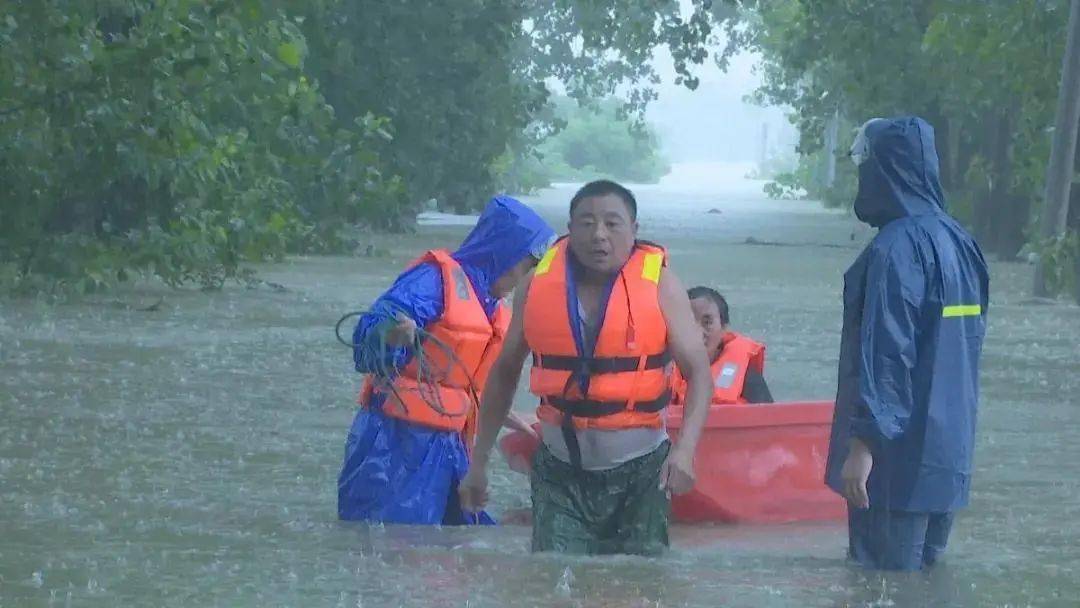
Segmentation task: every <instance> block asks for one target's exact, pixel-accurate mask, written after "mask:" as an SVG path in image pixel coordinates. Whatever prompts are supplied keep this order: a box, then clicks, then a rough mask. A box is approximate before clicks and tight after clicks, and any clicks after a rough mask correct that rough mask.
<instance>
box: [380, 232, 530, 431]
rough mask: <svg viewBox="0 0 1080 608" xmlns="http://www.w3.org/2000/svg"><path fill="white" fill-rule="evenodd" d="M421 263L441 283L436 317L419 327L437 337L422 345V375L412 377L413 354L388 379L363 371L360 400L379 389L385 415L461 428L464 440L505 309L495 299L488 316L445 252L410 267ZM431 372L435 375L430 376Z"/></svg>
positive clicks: (497, 346) (415, 372)
mask: <svg viewBox="0 0 1080 608" xmlns="http://www.w3.org/2000/svg"><path fill="white" fill-rule="evenodd" d="M423 262H431V263H434V264H436V265H437V266H438V267H439V269H440V271H441V272H442V283H443V313H442V316H441V317H439V318H438V319H437V320H436V321H435V322H433V323H431V324H429V325H428V326H427V327H426V328H425V329H426V330H427V332H428V333H429V334H430V335H431V336H432V337H434V338H435V339H437V340H438V342H436V341H435V340H431V339H428V340H426V341H425V342H424V343H423V346H422V348H423V353H424V355H425V362H424V365H425V368H426V370H425V374H426V376H425V377H423V378H420V379H418V376H419V375H420V374H419V365H418V363H417V357H413V360H412V361H411V362H410V363H409V364H408V365H407V366H405V368H404V369H403V370H402V371H401V374H400V375H398V376H397V377H396V378H394V379H392V380H387V379H385V378H376V377H375V376H374V374H368V376H367V378H366V379H365V382H364V388H363V389H362V390H361V392H360V403H361V405H366V404H368V403H370V401H371V398H372V397H373V396H374V394H375V393H382V394H385V395H386V400H385V401H384V403H383V406H382V410H383V413H385V414H386V415H388V416H392V417H394V418H400V419H403V420H408V421H409V422H412V423H414V424H418V425H422V426H425V427H429V428H433V429H437V430H441V431H458V432H464V433H465V434H466V438H467V439H469V438H471V436H472V434H473V432H474V431H475V427H476V410H477V408H478V407H479V399H478V395H479V393H480V391H481V390H482V389H483V387H484V381H485V380H486V379H487V374H488V372H489V371H490V370H491V365H492V364H493V363H494V362H495V358H496V357H498V355H499V351H500V350H501V349H502V343H503V338H504V336H505V335H506V330H507V328H508V327H509V326H510V312H509V311H508V310H507V309H506V307H505V306H504V305H503V304H502V303H501V302H500V303H499V304H498V306H496V308H495V313H494V314H493V316H492V319H491V320H489V319H488V316H487V314H486V313H485V312H484V307H483V305H481V303H480V300H479V298H477V297H476V293H475V292H474V291H473V288H472V283H471V282H469V278H468V277H467V276H466V275H465V271H464V270H462V269H461V265H459V264H458V263H457V262H456V261H455V260H454V259H453V258H451V257H450V254H449V253H447V252H446V251H443V250H435V251H429V252H427V253H426V254H424V255H423V256H421V257H420V258H418V259H417V260H415V261H414V262H413V263H412V264H411V265H410V267H411V266H415V265H417V264H420V263H423ZM439 342H441V343H442V344H441V345H440V344H439ZM450 353H452V355H451V354H450ZM433 372H434V373H438V374H440V376H439V377H432V376H431V374H432V373H433ZM432 403H435V404H436V405H438V406H440V407H441V408H442V410H443V411H444V412H445V413H443V412H440V411H438V410H437V409H436V408H435V407H433V406H432ZM466 445H470V443H466Z"/></svg>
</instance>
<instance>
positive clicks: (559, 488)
mask: <svg viewBox="0 0 1080 608" xmlns="http://www.w3.org/2000/svg"><path fill="white" fill-rule="evenodd" d="M636 218H637V202H636V201H635V199H634V197H633V194H631V193H630V191H629V190H627V189H626V188H624V187H622V186H620V185H619V184H616V183H614V182H608V181H598V182H592V183H590V184H587V185H585V186H584V187H583V188H581V190H579V191H578V192H577V194H575V195H574V198H573V200H571V202H570V222H569V235H568V236H567V237H566V238H563V239H561V240H559V241H557V242H556V244H555V246H554V247H552V248H551V249H549V250H548V252H547V253H546V254H545V255H544V257H543V258H542V259H541V260H540V263H539V264H538V265H537V267H536V269H535V271H534V273H533V275H532V276H531V277H530V278H527V279H526V280H525V281H524V282H523V283H522V288H521V289H518V290H517V291H516V292H515V296H514V317H513V320H512V321H511V323H510V329H509V331H508V332H507V336H506V341H505V343H504V345H503V350H502V353H501V354H500V355H499V358H498V359H497V360H496V362H495V365H494V367H493V368H492V370H491V374H490V375H489V377H488V383H487V386H486V387H485V389H484V393H483V397H482V399H481V406H480V428H479V433H478V436H477V441H476V448H475V451H474V453H473V465H472V468H471V469H470V470H469V473H468V475H467V476H466V478H465V479H464V480H462V483H461V485H460V487H459V492H460V494H461V504H462V506H463V507H464V508H466V509H478V508H480V507H482V506H483V505H484V504H485V502H486V500H487V471H486V469H487V463H488V457H489V454H490V451H491V447H492V445H493V444H494V442H495V438H496V434H497V433H498V430H499V427H500V426H501V425H502V422H503V420H504V419H505V418H506V415H507V412H509V410H510V405H511V400H512V399H513V396H514V391H515V389H516V387H517V383H518V380H519V378H520V376H521V370H522V366H523V364H524V363H525V358H526V356H528V355H529V354H530V353H531V354H532V359H533V366H532V370H531V372H530V375H529V380H530V381H529V384H530V390H531V392H532V393H533V394H535V395H537V396H538V397H539V398H540V406H539V408H538V409H537V417H538V418H539V419H540V423H541V430H542V435H543V441H542V443H541V445H540V448H539V449H538V450H537V453H536V456H535V458H534V460H533V467H532V476H531V484H532V520H533V535H532V548H533V550H534V551H560V552H567V553H589V554H597V553H636V554H656V553H659V552H662V551H663V550H664V549H665V548H666V547H667V545H668V532H667V530H668V515H669V513H670V492H675V493H683V492H686V491H688V490H690V489H691V488H692V487H693V484H694V449H695V446H696V445H697V441H698V438H699V437H700V435H701V429H702V426H703V424H704V421H705V416H706V415H707V413H708V398H709V393H710V392H711V381H710V379H709V362H708V359H707V358H706V356H705V348H704V345H703V344H702V341H701V332H700V330H699V329H698V328H697V327H696V326H695V325H694V322H693V317H692V312H691V310H690V302H689V300H688V299H687V296H686V292H685V291H684V289H683V287H682V286H681V284H680V282H679V279H678V278H677V277H676V276H675V274H674V273H673V272H672V271H671V270H670V269H668V268H666V263H665V260H666V254H665V252H664V250H663V248H661V247H659V246H657V245H654V244H651V243H647V242H645V241H638V240H637V238H636V235H637V219H636ZM672 359H674V361H675V363H676V364H677V365H678V366H679V368H680V369H681V370H682V371H683V373H684V375H685V376H686V378H687V381H688V384H689V389H688V394H687V408H686V415H685V424H684V426H683V429H682V433H681V437H680V439H679V442H678V444H677V445H675V446H674V447H672V446H671V443H670V441H669V440H668V436H667V433H666V430H665V427H664V412H663V410H664V408H665V407H667V406H668V405H669V403H670V401H671V393H670V383H671V378H670V372H669V370H670V365H669V364H670V361H671V360H672Z"/></svg>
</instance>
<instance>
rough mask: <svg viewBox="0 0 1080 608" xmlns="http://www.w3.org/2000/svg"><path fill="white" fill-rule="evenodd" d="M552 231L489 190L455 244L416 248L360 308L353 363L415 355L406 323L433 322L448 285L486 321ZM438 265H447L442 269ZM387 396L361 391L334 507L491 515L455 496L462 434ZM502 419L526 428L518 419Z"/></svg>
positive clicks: (455, 520)
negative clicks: (465, 506) (439, 250)
mask: <svg viewBox="0 0 1080 608" xmlns="http://www.w3.org/2000/svg"><path fill="white" fill-rule="evenodd" d="M554 240H555V233H554V231H553V230H552V229H551V228H550V227H548V225H547V224H546V223H545V222H544V221H543V220H542V219H541V218H540V217H539V216H538V215H537V214H536V213H535V212H534V211H532V210H531V209H529V208H528V207H526V206H525V205H523V204H522V203H520V202H518V201H517V200H515V199H513V198H510V197H506V196H499V197H496V198H494V199H492V200H491V201H490V202H489V203H488V205H487V206H486V207H485V209H484V211H483V212H482V214H481V215H480V218H479V220H478V221H477V224H476V227H475V228H474V229H473V230H472V231H471V232H470V233H469V235H468V236H467V237H466V238H465V240H464V242H462V244H461V246H460V247H459V248H458V249H457V250H456V251H454V252H452V253H450V254H449V256H448V258H447V257H445V254H443V256H444V257H442V258H441V261H435V260H434V259H433V258H431V257H430V256H429V257H427V258H422V259H421V260H422V261H421V263H419V264H416V265H414V266H412V267H411V268H409V269H407V270H406V271H405V272H404V273H402V274H401V275H400V276H399V277H398V278H397V280H395V281H394V284H393V285H392V286H391V287H390V288H389V289H388V290H387V291H386V292H385V293H383V294H382V295H381V296H380V297H379V298H378V299H377V300H376V301H375V303H374V304H372V306H371V307H370V308H369V310H368V311H367V313H366V314H364V315H363V316H362V317H361V318H360V320H359V321H358V323H357V325H356V329H355V331H354V333H353V344H354V349H353V359H354V362H355V366H356V370H357V371H358V372H361V373H365V374H369V375H371V374H385V373H387V370H394V369H397V370H401V369H403V368H405V366H407V365H408V364H409V363H410V361H411V360H412V359H413V358H414V355H415V353H414V352H413V348H412V347H411V344H412V343H413V338H414V336H415V334H416V328H418V327H419V328H423V329H433V328H434V327H435V326H436V325H437V324H438V323H439V322H440V320H443V318H444V316H449V313H447V312H446V307H447V306H448V305H449V304H447V303H448V302H452V301H453V299H454V298H455V295H454V294H459V295H463V296H464V295H466V294H468V295H471V296H472V298H471V302H470V303H469V305H470V306H472V310H474V311H476V312H475V314H474V316H477V315H482V316H481V317H480V318H481V320H482V322H484V325H485V326H486V325H487V323H486V321H490V322H491V323H492V324H493V325H494V324H495V318H496V317H497V316H498V315H497V314H496V310H497V308H500V306H502V305H501V304H500V300H501V298H503V297H505V296H507V295H509V293H510V292H511V291H512V290H513V288H514V286H515V285H516V284H517V282H518V281H519V280H520V279H521V278H523V277H524V276H525V275H526V274H527V273H528V272H529V271H530V270H531V269H532V267H533V266H534V265H535V263H536V261H537V260H539V259H540V258H541V257H542V256H543V254H544V252H545V251H546V250H547V248H548V246H549V245H550V244H551V243H553V242H554ZM447 268H449V269H451V270H453V271H454V272H456V274H447V273H446V269H447ZM445 277H456V278H458V281H457V284H456V285H455V286H454V289H450V290H448V291H447V292H445V293H447V294H450V295H444V285H445V284H446V281H445V280H444V278H445ZM465 278H467V283H468V285H467V286H466V284H465V283H466V281H465ZM468 287H471V290H469V289H468ZM476 302H478V303H479V305H480V307H482V310H483V312H482V313H480V312H479V310H480V308H479V307H477V306H476V304H475V303H476ZM453 305H455V306H456V305H457V304H453ZM444 313H446V314H445V315H444ZM455 314H457V313H455ZM499 314H501V313H499ZM485 317H486V318H485ZM458 325H460V323H459V324H458ZM474 333H475V332H474ZM421 348H423V347H421ZM481 350H483V349H481ZM489 350H490V349H489ZM459 354H460V353H459ZM462 357H465V356H464V355H462ZM383 380H384V381H389V380H392V379H389V378H387V379H383ZM482 388H483V387H482V386H480V387H477V390H479V389H482ZM388 398H393V397H392V396H390V395H388V394H387V393H386V392H374V393H372V392H365V394H364V395H362V397H361V400H362V403H361V409H360V411H359V412H358V413H357V414H356V418H355V419H354V420H353V423H352V427H351V428H350V430H349V434H348V437H347V440H346V443H345V459H344V463H343V465H342V468H341V474H340V476H339V478H338V516H339V517H340V518H341V519H346V520H368V521H377V522H385V523H404V524H444V525H457V524H468V523H494V522H493V521H492V519H491V518H490V517H489V516H487V514H485V513H480V514H471V513H469V514H466V513H464V512H463V511H462V509H461V507H460V506H459V504H458V493H457V485H458V481H459V480H460V479H461V478H462V477H464V476H465V473H466V472H467V470H468V466H469V459H468V450H469V448H470V447H471V446H467V444H466V442H467V440H466V439H465V438H464V437H463V434H462V433H461V432H457V431H455V430H440V429H438V428H432V427H430V426H426V425H424V424H419V423H417V421H415V420H409V419H406V418H407V417H402V416H401V415H400V414H399V415H397V416H394V415H390V414H393V412H394V410H393V408H392V405H393V404H391V405H390V406H388V405H387V399H388ZM364 401H366V402H364ZM409 409H411V410H412V411H413V412H415V410H417V409H419V408H417V407H416V405H415V404H414V405H413V406H411V408H409ZM411 416H413V417H415V416H416V414H415V413H413V414H411ZM510 424H511V425H512V426H516V427H519V428H523V429H528V430H530V431H531V429H529V427H527V426H526V425H524V424H523V423H522V422H521V421H520V420H513V421H511V422H510Z"/></svg>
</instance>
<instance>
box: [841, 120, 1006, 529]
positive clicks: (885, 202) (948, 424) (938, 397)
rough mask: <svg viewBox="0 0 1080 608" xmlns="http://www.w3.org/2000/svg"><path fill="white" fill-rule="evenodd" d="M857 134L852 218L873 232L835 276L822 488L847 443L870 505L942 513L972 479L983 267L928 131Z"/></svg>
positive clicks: (897, 128)
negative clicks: (949, 205)
mask: <svg viewBox="0 0 1080 608" xmlns="http://www.w3.org/2000/svg"><path fill="white" fill-rule="evenodd" d="M864 132H865V135H866V141H867V148H868V149H867V152H868V154H867V157H866V160H865V161H864V162H862V164H861V165H860V166H859V191H858V195H857V197H856V200H855V213H856V215H857V216H858V217H859V219H860V220H862V221H863V222H866V223H867V224H870V225H871V226H874V227H876V228H879V232H878V234H877V236H876V237H875V238H874V239H873V241H872V242H871V243H870V244H869V246H867V248H866V249H865V250H864V251H863V252H862V254H861V255H859V257H858V259H856V260H855V263H854V264H853V265H852V266H851V268H850V269H848V271H847V272H846V273H845V274H844V326H843V331H842V334H841V345H840V366H839V383H838V388H837V396H836V413H835V415H834V419H833V428H832V438H831V444H830V448H829V462H828V468H827V472H826V482H827V483H828V484H829V486H830V487H832V488H833V489H834V490H836V491H837V492H840V491H841V489H842V487H843V486H842V483H841V480H840V469H841V468H842V466H843V463H844V460H845V458H846V457H847V451H848V442H849V438H850V437H852V436H855V437H859V438H861V439H863V440H864V441H865V442H866V443H867V444H868V445H869V446H870V449H871V452H872V453H873V455H874V466H873V469H872V471H871V474H870V479H869V481H868V484H867V491H868V493H869V497H870V506H871V509H873V508H875V507H877V508H887V509H893V510H902V511H915V512H938V513H940V512H947V511H952V510H954V509H957V508H959V507H963V506H964V505H966V504H967V501H968V491H969V486H970V480H971V462H972V448H973V444H974V440H975V416H976V410H977V408H978V399H979V395H978V374H979V355H980V352H981V350H982V342H983V336H984V334H985V332H986V313H987V305H988V301H987V294H988V289H989V277H988V274H987V268H986V262H985V260H984V259H983V256H982V253H981V252H980V251H979V247H978V245H976V243H975V241H974V240H973V239H972V238H971V236H970V235H968V233H967V232H966V231H965V230H964V229H963V228H961V227H960V225H959V224H957V222H956V221H954V220H953V219H952V218H951V217H949V216H948V215H947V214H946V213H945V205H944V197H943V195H942V190H941V185H940V183H939V179H938V156H937V152H936V150H935V148H934V134H933V129H932V128H931V127H930V125H929V124H927V123H926V122H925V121H923V120H922V119H919V118H899V119H888V120H877V121H873V122H871V123H869V124H868V125H867V126H866V127H865V131H864Z"/></svg>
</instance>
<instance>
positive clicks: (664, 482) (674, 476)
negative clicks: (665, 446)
mask: <svg viewBox="0 0 1080 608" xmlns="http://www.w3.org/2000/svg"><path fill="white" fill-rule="evenodd" d="M660 489H661V490H669V491H671V492H672V493H674V494H686V493H687V492H689V491H690V490H693V489H694V453H693V452H690V451H688V450H686V449H684V448H683V447H682V445H681V444H680V445H677V446H675V447H674V448H672V449H671V453H670V454H668V457H667V459H666V460H664V464H663V466H661V467H660Z"/></svg>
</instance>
